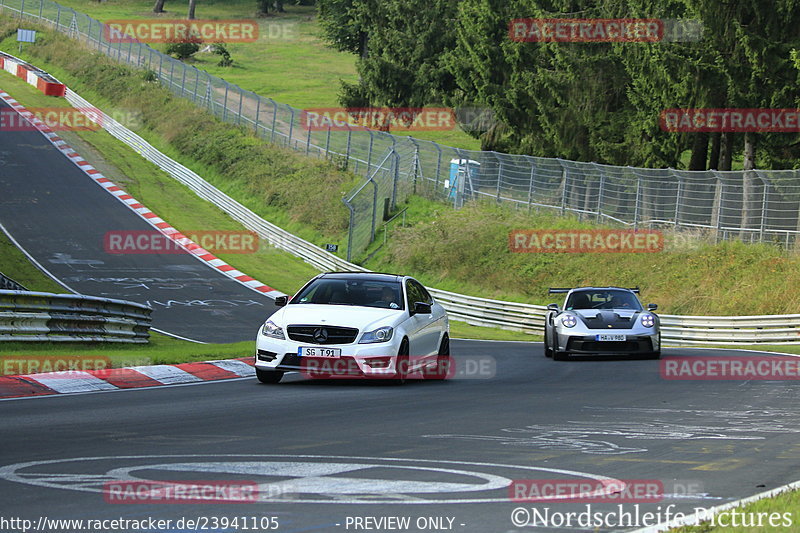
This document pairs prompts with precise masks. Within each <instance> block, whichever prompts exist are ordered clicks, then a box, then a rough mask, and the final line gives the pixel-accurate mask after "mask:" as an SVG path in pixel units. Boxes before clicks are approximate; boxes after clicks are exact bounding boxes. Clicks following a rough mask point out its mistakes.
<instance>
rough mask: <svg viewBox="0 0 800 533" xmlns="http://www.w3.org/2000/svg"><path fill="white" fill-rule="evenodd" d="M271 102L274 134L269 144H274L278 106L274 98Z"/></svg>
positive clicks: (270, 137) (271, 135)
mask: <svg viewBox="0 0 800 533" xmlns="http://www.w3.org/2000/svg"><path fill="white" fill-rule="evenodd" d="M269 101H270V102H272V134H270V136H269V142H273V140H274V139H275V123H276V121H277V120H278V104H276V103H275V100H273V99H272V98H270V99H269Z"/></svg>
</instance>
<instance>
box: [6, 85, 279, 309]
mask: <svg viewBox="0 0 800 533" xmlns="http://www.w3.org/2000/svg"><path fill="white" fill-rule="evenodd" d="M0 98H2V100H3V101H4V102H6V103H7V104H9V105H10V106H11V107H12V108H13V109H14V110H15V111H17V112H18V113H19V114H20V115H22V116H23V117H24V118H25V119H27V120H28V122H30V123H31V124H33V126H34V127H35V128H36V129H37V130H39V131H40V132H41V133H42V135H44V136H45V137H46V138H47V139H48V140H49V141H50V142H51V143H52V144H53V146H55V147H56V148H58V149H59V150H60V151H61V153H63V154H64V155H65V156H66V157H67V158H68V159H69V160H70V161H72V162H73V163H75V164H76V165H77V166H78V168H80V169H81V170H83V171H84V172H85V173H86V175H87V176H89V177H90V178H92V179H93V180H94V181H95V182H96V183H97V184H98V185H100V186H101V187H103V188H104V189H105V190H106V191H107V192H108V193H110V194H111V195H113V196H115V197H116V198H117V199H118V200H119V201H120V202H122V203H123V204H125V205H126V206H128V208H130V209H131V210H132V211H133V212H135V213H136V214H138V215H139V216H140V217H142V218H143V219H144V220H146V221H147V222H148V223H149V224H150V225H151V226H153V227H154V228H155V229H156V230H157V231H159V232H160V233H161V234H163V235H165V236H166V237H167V238H169V239H171V240H172V241H173V242H175V243H177V244H178V245H180V246H181V247H182V248H183V249H184V250H186V251H187V252H188V253H189V254H191V255H192V256H194V257H195V258H196V259H198V260H199V261H202V262H203V263H205V264H206V265H208V266H210V267H212V268H214V269H216V270H217V271H219V272H222V273H223V274H225V275H226V276H228V277H229V278H231V279H233V280H234V281H237V282H239V283H241V284H242V285H244V286H246V287H249V288H250V289H253V290H254V291H257V292H260V293H262V294H266V295H267V296H269V297H271V298H277V297H278V296H285V294H284V293H282V292H280V291H278V290H276V289H273V288H272V287H270V286H269V285H265V284H264V283H261V282H260V281H258V280H257V279H254V278H251V277H250V276H248V275H247V274H245V273H243V272H240V271H239V270H236V269H235V268H234V267H232V266H231V265H229V264H228V263H226V262H225V261H223V260H222V259H220V258H218V257H217V256H215V255H214V254H212V253H211V252H209V251H208V250H206V249H204V248H202V247H201V246H200V245H198V244H196V243H195V242H194V241H192V240H191V239H189V238H188V237H187V236H186V235H183V234H182V233H180V232H179V231H178V230H176V229H175V228H173V227H172V226H170V225H169V223H167V222H165V221H164V220H163V219H162V218H160V217H159V216H158V215H156V214H155V213H153V212H152V211H150V210H149V209H148V208H146V207H145V206H144V205H142V204H141V203H140V202H139V201H138V200H136V199H135V198H134V197H133V196H131V195H130V194H128V193H127V192H125V191H124V190H123V189H122V188H120V187H118V186H117V185H116V184H115V183H114V182H112V181H111V180H110V179H108V178H106V177H105V176H103V174H101V173H100V171H99V170H97V169H96V168H94V167H93V166H92V165H90V164H89V163H87V162H86V161H85V160H84V159H83V158H82V157H81V156H80V155H79V154H78V153H77V152H76V151H75V150H73V149H72V147H70V146H69V145H68V144H67V143H66V141H64V140H63V139H62V138H61V137H59V136H58V135H57V134H56V133H55V132H54V131H52V130H51V129H50V128H49V127H48V126H47V125H46V124H45V123H43V122H42V121H41V120H39V119H38V118H37V117H36V116H35V115H34V114H33V113H31V112H30V111H28V110H27V109H25V107H24V106H23V105H22V104H20V103H19V102H17V101H16V100H15V99H14V98H12V97H11V96H10V95H9V94H8V93H6V92H5V91H1V90H0Z"/></svg>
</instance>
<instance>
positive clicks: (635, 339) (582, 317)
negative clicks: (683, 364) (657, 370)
mask: <svg viewBox="0 0 800 533" xmlns="http://www.w3.org/2000/svg"><path fill="white" fill-rule="evenodd" d="M638 292H639V289H625V288H622V287H580V288H575V289H550V294H558V293H566V295H567V296H566V298H565V299H564V307H563V308H561V307H559V306H558V304H550V305H548V306H547V308H548V309H549V311H548V313H547V316H546V317H545V326H544V354H545V356H547V357H552V358H553V359H555V360H557V361H561V360H564V359H567V357H569V355H570V354H594V355H603V354H609V355H611V354H615V355H616V354H635V355H640V356H645V357H649V358H652V359H658V358H659V357H661V338H660V337H661V335H660V329H661V328H660V326H661V324H660V321H659V318H658V315H656V314H655V313H653V311H655V310H656V309H657V308H658V306H657V305H655V304H648V305H647V309H645V308H644V307H642V304H641V302H640V301H639V298H637V297H636V293H638Z"/></svg>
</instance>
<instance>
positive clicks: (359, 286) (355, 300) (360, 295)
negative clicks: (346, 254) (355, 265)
mask: <svg viewBox="0 0 800 533" xmlns="http://www.w3.org/2000/svg"><path fill="white" fill-rule="evenodd" d="M402 295H403V290H402V286H401V285H400V283H399V282H396V281H382V280H362V279H329V278H319V279H317V280H315V281H313V282H312V283H310V284H309V285H308V286H307V287H305V288H304V289H303V290H302V291H301V292H300V294H298V295H297V296H296V297H294V298H292V301H291V302H290V303H292V304H319V305H355V306H361V307H383V308H386V309H397V310H400V309H403V308H404V305H403V296H402Z"/></svg>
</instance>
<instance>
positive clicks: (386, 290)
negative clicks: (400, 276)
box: [379, 287, 400, 309]
mask: <svg viewBox="0 0 800 533" xmlns="http://www.w3.org/2000/svg"><path fill="white" fill-rule="evenodd" d="M379 304H380V306H381V307H389V308H391V309H398V308H399V307H400V306H399V305H397V302H396V301H395V298H394V291H393V290H392V288H391V287H383V288H382V289H381V299H380V302H379Z"/></svg>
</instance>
